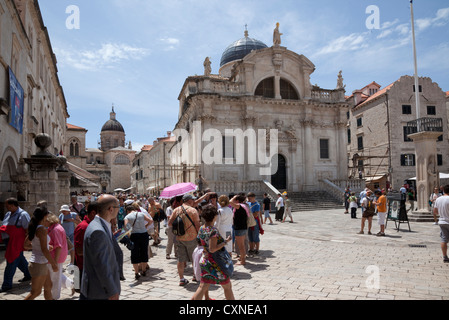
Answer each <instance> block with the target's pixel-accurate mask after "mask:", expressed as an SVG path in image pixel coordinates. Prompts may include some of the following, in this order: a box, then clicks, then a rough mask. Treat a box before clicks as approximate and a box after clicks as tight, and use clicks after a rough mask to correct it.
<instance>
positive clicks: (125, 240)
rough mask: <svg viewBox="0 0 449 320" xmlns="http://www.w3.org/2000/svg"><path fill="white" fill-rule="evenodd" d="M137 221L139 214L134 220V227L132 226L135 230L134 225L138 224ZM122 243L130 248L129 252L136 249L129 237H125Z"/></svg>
mask: <svg viewBox="0 0 449 320" xmlns="http://www.w3.org/2000/svg"><path fill="white" fill-rule="evenodd" d="M136 221H137V212H136V220H134V223H133V226H132V227H133V228H134V225H135V224H136ZM120 243H122V244H124V245H125V247H126V248H128V249H129V250H133V249H134V242H133V241H131V239H130V237H128V236H126V237H123V239H122V240H120Z"/></svg>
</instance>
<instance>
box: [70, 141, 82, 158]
mask: <svg viewBox="0 0 449 320" xmlns="http://www.w3.org/2000/svg"><path fill="white" fill-rule="evenodd" d="M69 151H70V152H69V153H70V156H71V157H79V156H80V142H79V141H78V140H77V139H73V140H72V141H70V150H69Z"/></svg>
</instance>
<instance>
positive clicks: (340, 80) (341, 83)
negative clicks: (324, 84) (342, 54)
mask: <svg viewBox="0 0 449 320" xmlns="http://www.w3.org/2000/svg"><path fill="white" fill-rule="evenodd" d="M341 74H342V71H341V70H340V72H339V73H338V80H337V89H344V88H346V85H344V84H343V76H342V75H341Z"/></svg>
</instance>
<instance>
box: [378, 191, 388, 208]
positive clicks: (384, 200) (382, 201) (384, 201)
mask: <svg viewBox="0 0 449 320" xmlns="http://www.w3.org/2000/svg"><path fill="white" fill-rule="evenodd" d="M377 202H379V204H378V205H377V212H387V197H385V196H384V195H382V196H380V197H379V199H378V200H377Z"/></svg>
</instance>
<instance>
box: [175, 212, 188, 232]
mask: <svg viewBox="0 0 449 320" xmlns="http://www.w3.org/2000/svg"><path fill="white" fill-rule="evenodd" d="M172 232H173V234H174V235H175V236H183V235H185V234H186V230H185V228H184V221H182V217H181V215H179V214H178V215H177V216H176V218H175V220H174V221H173V223H172Z"/></svg>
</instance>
